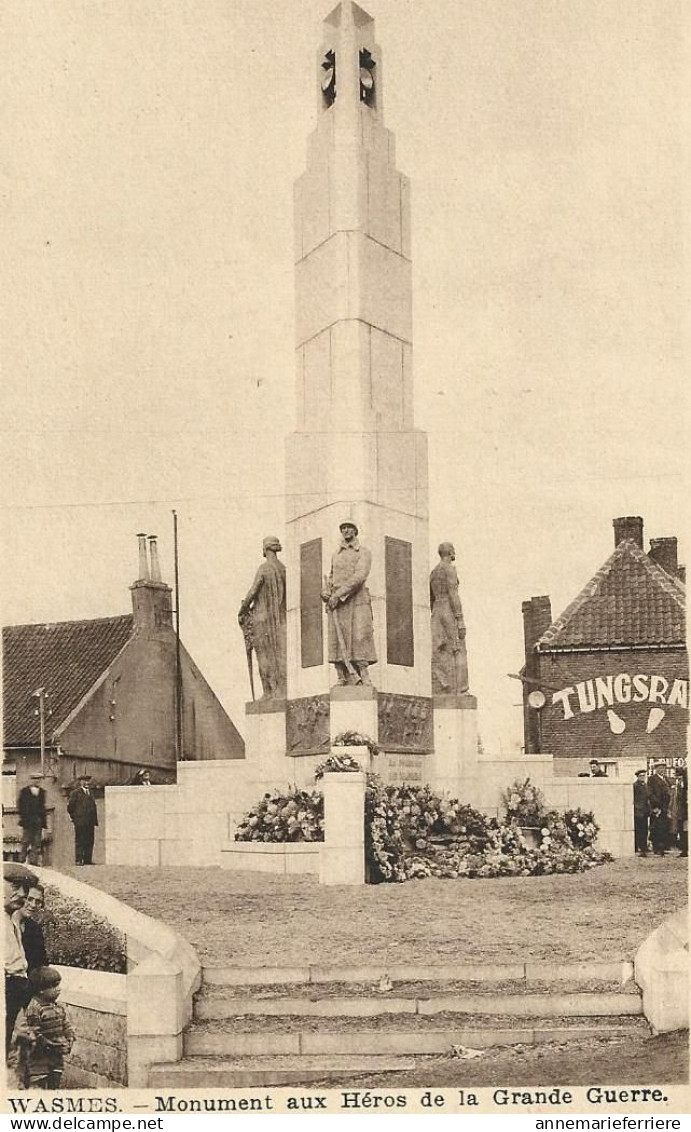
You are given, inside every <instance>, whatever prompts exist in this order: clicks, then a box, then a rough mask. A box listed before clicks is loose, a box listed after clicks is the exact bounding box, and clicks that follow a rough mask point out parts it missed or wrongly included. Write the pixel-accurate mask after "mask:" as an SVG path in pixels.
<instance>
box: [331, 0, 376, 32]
mask: <svg viewBox="0 0 691 1132" xmlns="http://www.w3.org/2000/svg"><path fill="white" fill-rule="evenodd" d="M324 23H325V24H328V25H329V26H330V27H341V26H342V25H344V24H352V25H353V26H354V27H364V26H365V24H371V23H374V20H373V19H372V17H371V16H370V15H369V13H368V12H366V11H365V10H364V8H361V7H360V6H359V4H355V3H354V0H341V3H340V4H337V5H336V7H335V8H334V9H333V10H332V11H331V12H329V14H328V16H327V17H326V19H325V20H324Z"/></svg>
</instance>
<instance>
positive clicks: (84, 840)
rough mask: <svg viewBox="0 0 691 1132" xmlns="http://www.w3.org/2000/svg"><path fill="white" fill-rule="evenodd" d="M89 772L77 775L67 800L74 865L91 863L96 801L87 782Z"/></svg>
mask: <svg viewBox="0 0 691 1132" xmlns="http://www.w3.org/2000/svg"><path fill="white" fill-rule="evenodd" d="M90 782H91V775H90V774H80V775H79V785H78V786H76V787H75V788H74V790H73V791H72V793H71V794H70V797H69V800H68V802H67V812H68V814H69V815H70V818H71V819H72V824H73V826H74V861H75V864H76V865H92V864H93V861H92V856H93V852H94V831H95V829H96V826H97V825H98V812H97V810H96V801H95V799H94V796H93V794H92V793H91V788H90V786H89V783H90Z"/></svg>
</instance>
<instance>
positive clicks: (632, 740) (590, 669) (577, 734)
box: [526, 649, 689, 766]
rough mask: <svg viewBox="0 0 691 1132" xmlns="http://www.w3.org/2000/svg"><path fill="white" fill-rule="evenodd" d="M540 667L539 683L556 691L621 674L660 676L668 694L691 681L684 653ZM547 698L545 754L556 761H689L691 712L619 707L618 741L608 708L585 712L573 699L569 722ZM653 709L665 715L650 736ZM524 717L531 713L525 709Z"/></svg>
mask: <svg viewBox="0 0 691 1132" xmlns="http://www.w3.org/2000/svg"><path fill="white" fill-rule="evenodd" d="M538 666H539V676H540V677H541V679H542V680H544V681H545V683H546V684H549V685H553V686H554V687H555V688H558V689H561V688H566V687H573V686H574V684H575V682H576V681H587V680H589V679H592V680H594V679H595V677H598V676H599V677H607V676H610V675H611V676H616V675H617V674H619V673H628V674H630V675H631V676H633V675H634V674H636V673H644V674H646V675H647V676H648V677H651V676H661V677H663V678H664V679H665V680H667V682H668V684H669V686H670V688H671V686H672V683H673V681H674V680H675V679H683V680H686V681H688V678H689V664H688V656H687V654H686V653H685V652H684V651H682V650H680V649H676V650H673V649H665V650H654V651H648V650H644V649H637V650H631V651H628V650H626V651H624V650H622V651H611V652H590V653H587V652H585V653H552V654H540V655H539V659H538ZM545 695H546V697H547V703H546V705H545V707H544V708H542V710H541V732H542V735H541V739H542V741H541V749H542V750H543V751H548V752H550V754H552V755H553V756H554V757H555V758H556V759H558V758H585V759H589V758H597V759H607V758H610V759H611V758H616V757H624V756H626V755H627V754H628V755H629V756H636V757H638V756H640V757H645V755H646V754H647V755H648V756H655V757H659V758H664V757H667V756H673V757H679V756H684V755H686V731H687V727H688V722H689V713H688V709H684V708H682V707H679V706H671V705H666V704H664V703H659V704H654V703H651V702H649V700H647V699H646V700H645V701H642V702H638V703H637V702H629V703H615V704H614V705H613V706H612V710H613V711H615V712H616V714H617V715H618V716H619V717H620V718H621V719H622V720H623V721H624V722H625V724H626V730H625V731H624V732H623V733H622V734H621V735H616V734H613V733H612V731H611V729H610V725H609V721H608V716H607V708H608V706H609V705H603V706H601V707H599V708H598V707H597V706H596V708H595V710H594V711H590V712H582V711H581V710H580V706H579V700H578V696H577V695H573V696H571V698H570V706H571V709H572V711H573V717H572V718H570V719H565V718H564V709H563V708H562V706H561V704H560V703H559V702H557V703H556V704H553V703H552V695H553V694H552V692H548V691H547V690H545ZM632 700H633V697H632ZM596 704H597V701H596ZM655 706H659V707H660V708H662V709H663V710H664V712H665V715H664V718H663V719H662V721H661V723H660V724H659V726H658V727H657V728H656V729H655V731H653V732H652V733H651V734H650V735H648V734H647V733H646V728H647V724H648V720H649V716H650V710H651V708H652V707H655ZM526 711H531V709H530V708H526ZM627 748H628V750H627ZM641 765H642V766H644V765H645V763H644V762H643V763H641Z"/></svg>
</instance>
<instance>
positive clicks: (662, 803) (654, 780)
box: [648, 762, 672, 857]
mask: <svg viewBox="0 0 691 1132" xmlns="http://www.w3.org/2000/svg"><path fill="white" fill-rule="evenodd" d="M664 768H665V764H664V763H663V762H658V763H655V766H654V767H653V773H652V774H651V776H650V778H649V779H648V805H649V807H650V840H651V842H652V845H653V853H654V854H655V855H656V856H657V857H664V855H665V850H666V849H667V838H668V832H669V826H668V818H667V814H668V811H669V803H670V799H671V796H672V791H671V790H670V788H669V783H668V781H667V779H666V778H665V776H664V774H663V773H662V772H663V770H664Z"/></svg>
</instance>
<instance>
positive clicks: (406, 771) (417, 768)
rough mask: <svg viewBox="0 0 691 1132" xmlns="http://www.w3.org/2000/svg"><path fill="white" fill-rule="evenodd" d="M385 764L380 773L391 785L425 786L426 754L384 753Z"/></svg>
mask: <svg viewBox="0 0 691 1132" xmlns="http://www.w3.org/2000/svg"><path fill="white" fill-rule="evenodd" d="M381 757H382V758H383V760H384V765H383V766H382V768H381V770H380V771H378V773H380V774H381V776H382V778H383V779H384V781H385V782H386V783H387V785H389V786H403V785H408V786H424V784H425V783H426V782H427V776H426V774H425V760H426V758H427V756H426V755H383V756H381Z"/></svg>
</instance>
